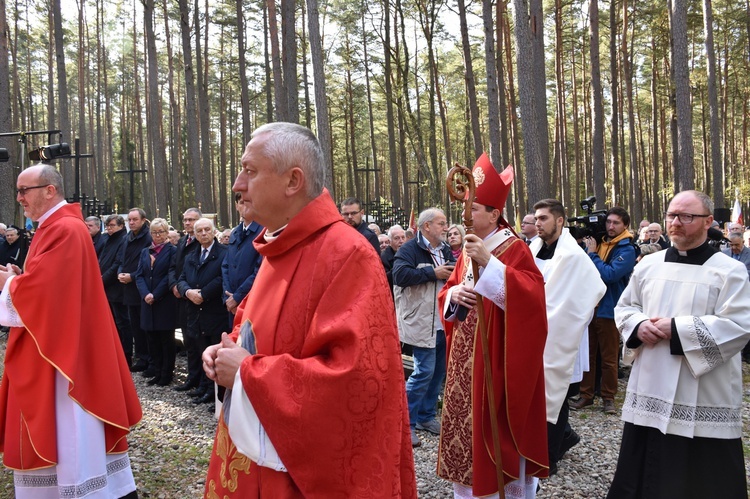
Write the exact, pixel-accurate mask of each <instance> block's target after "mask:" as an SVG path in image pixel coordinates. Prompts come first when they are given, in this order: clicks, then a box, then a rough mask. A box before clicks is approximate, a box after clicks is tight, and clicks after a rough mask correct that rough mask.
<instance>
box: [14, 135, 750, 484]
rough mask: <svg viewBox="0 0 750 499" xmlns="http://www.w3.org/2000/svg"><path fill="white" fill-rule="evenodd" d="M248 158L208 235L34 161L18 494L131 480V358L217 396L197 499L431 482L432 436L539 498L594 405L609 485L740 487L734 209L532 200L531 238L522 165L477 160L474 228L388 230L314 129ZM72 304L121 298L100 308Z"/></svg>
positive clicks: (18, 233)
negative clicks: (651, 211)
mask: <svg viewBox="0 0 750 499" xmlns="http://www.w3.org/2000/svg"><path fill="white" fill-rule="evenodd" d="M241 163H242V168H241V170H240V172H239V173H238V176H237V178H236V180H235V183H234V185H233V188H232V190H233V191H234V192H235V197H234V200H235V207H236V209H237V212H238V213H239V215H240V219H241V222H240V223H239V224H238V225H237V226H236V227H234V228H233V229H230V230H223V231H222V230H218V229H217V228H216V227H215V225H214V221H213V220H212V219H210V218H207V217H204V216H203V214H202V213H201V212H200V210H199V209H197V208H188V209H187V210H185V212H184V213H183V214H182V220H181V222H182V228H183V233H182V234H180V233H179V232H178V231H177V230H176V228H175V226H174V225H172V224H170V222H169V221H167V220H165V219H162V218H158V217H157V218H152V219H149V217H148V214H147V213H145V212H144V211H143V210H142V209H140V208H132V209H131V210H129V212H128V213H127V217H126V218H125V217H123V216H120V215H110V216H108V217H105V219H104V220H103V229H104V230H102V220H101V219H100V218H98V217H88V218H86V219H85V220H84V219H83V217H81V215H80V209H79V208H78V206H77V205H68V204H66V203H65V201H64V190H63V186H62V177H61V176H60V175H59V173H58V172H57V171H56V170H55V168H54V167H53V166H51V165H39V166H35V167H31V168H29V169H27V170H25V171H24V172H22V174H21V175H19V177H18V182H17V192H18V200H19V203H21V205H22V206H23V207H24V212H25V214H26V216H27V217H29V218H30V219H31V220H33V221H34V222H37V223H38V228H37V231H36V233H35V234H34V235H33V238H32V237H31V234H28V235H26V234H25V233H24V231H22V230H21V229H19V228H17V227H7V228H6V227H2V229H3V232H4V233H3V234H2V236H3V237H2V239H1V241H0V256H2V258H3V260H2V261H0V263H2V264H3V266H2V267H1V268H0V289H2V294H0V324H2V325H7V326H11V333H10V336H9V341H8V347H7V354H6V364H5V372H6V376H4V377H3V380H2V385H0V431H2V432H3V434H4V435H5V438H4V439H3V440H0V445H2V449H1V450H2V451H3V453H4V460H5V463H6V465H8V466H10V467H12V468H14V469H16V470H19V471H16V480H15V482H16V491H17V493H32V494H33V493H36V492H38V491H40V489H39V488H40V487H43V488H46V489H49V490H55V489H57V491H58V492H59V494H60V495H64V494H68V493H70V491H71V490H80V489H81V487H84V486H87V485H85V484H92V485H90V486H92V487H95V488H97V490H99V491H102V493H103V494H104V496H106V497H128V498H135V497H137V492H136V491H135V484H134V481H133V476H132V472H131V471H130V465H129V460H128V458H127V441H126V439H125V436H126V435H127V431H128V428H129V427H130V426H132V425H133V424H136V423H137V421H138V420H139V419H140V417H141V412H140V405H139V404H138V401H137V396H136V395H135V389H134V386H133V383H132V378H131V376H132V375H131V374H130V373H141V374H140V375H142V376H145V377H146V378H147V379H148V383H149V384H151V385H155V386H158V387H165V388H166V387H171V389H174V390H177V391H180V392H185V393H186V394H187V395H189V396H192V397H193V400H194V401H195V403H196V404H211V405H216V406H218V409H219V411H218V414H217V415H218V425H217V430H216V437H215V443H214V448H213V452H212V455H211V459H210V463H209V466H208V472H207V478H206V483H205V494H206V496H207V497H225V496H227V497H260V495H261V491H262V493H263V495H264V496H269V497H307V496H319V497H353V496H357V497H416V490H417V483H416V477H415V474H414V461H413V460H414V457H413V450H412V449H413V448H414V447H418V446H420V445H421V440H420V432H429V433H431V434H435V435H440V443H439V448H438V465H437V470H436V472H437V474H438V476H440V477H441V478H443V479H445V480H447V481H450V482H452V484H453V490H454V496H455V497H456V498H473V497H497V496H498V495H499V493H500V491H503V494H504V496H505V497H508V498H524V499H528V498H533V497H534V496H535V494H536V491H537V489H538V487H539V480H540V479H544V478H547V477H549V476H551V475H554V474H555V473H557V472H558V467H559V466H561V465H562V463H561V460H562V458H563V456H564V455H565V454H566V452H568V451H570V450H571V449H572V448H573V447H575V446H576V445H578V444H579V442H580V441H581V435H579V434H578V433H577V432H576V431H575V429H574V428H573V427H572V426H571V423H570V420H569V412H570V411H571V410H576V411H583V410H593V409H594V406H595V399H596V398H597V397H599V398H601V410H602V411H604V413H606V414H617V413H618V412H621V415H622V418H623V420H624V421H625V428H624V431H623V439H622V445H621V449H620V457H619V461H618V465H617V469H616V472H615V477H614V481H613V483H612V486H611V490H610V493H609V497H611V498H641V497H643V498H651V497H653V498H672V497H674V498H677V497H719V496H720V497H733V498H734V497H746V494H747V484H746V477H745V469H744V457H743V450H742V442H741V432H742V418H741V405H742V390H741V387H742V373H741V351H742V350H743V347H745V353H747V347H746V345H747V343H748V339H749V338H750V313H749V312H750V249H748V248H747V247H746V244H745V241H744V239H743V236H744V234H743V233H744V227H742V226H740V225H737V224H728V226H727V228H726V230H727V233H725V234H721V233H720V234H719V236H718V239H717V238H716V237H713V239H715V240H716V241H718V243H716V242H712V241H709V235H711V234H712V232H711V231H714V232H716V231H717V229H716V228H714V227H713V223H714V220H713V213H714V209H713V204H712V202H711V200H710V199H709V198H708V197H707V196H706V195H705V194H703V193H700V192H697V191H685V192H682V193H679V194H677V195H676V196H675V197H674V198H673V199H672V200H671V202H670V204H669V207H668V209H667V212H666V213H665V217H664V222H665V225H664V228H666V232H665V231H663V229H662V225H661V224H659V223H657V222H654V223H651V222H649V221H646V220H644V221H642V222H641V223H640V224H639V225H640V227H639V228H638V229H637V230H634V231H632V232H631V229H630V226H631V220H630V215H629V213H628V212H627V211H626V210H625V209H623V208H621V207H612V208H610V209H609V210H607V212H606V215H604V221H603V225H604V227H605V232H604V233H603V234H599V235H598V237H592V236H590V235H587V236H585V237H580V238H578V239H577V238H576V235H578V233H577V232H574V231H571V230H570V229H569V228H568V227H566V226H565V223H566V219H567V218H566V208H565V206H563V204H562V203H561V202H560V201H559V200H556V199H542V200H538V201H537V202H536V203H535V204H534V205H533V211H531V212H529V213H527V214H525V216H523V217H522V221H521V223H520V231H519V232H520V233H517V232H516V230H515V229H516V228H515V227H514V226H513V225H511V224H509V223H508V222H507V221H506V220H505V219H504V218H503V211H502V208H503V207H504V206H505V203H506V200H507V197H508V195H509V193H510V191H511V185H512V182H513V180H514V171H513V168H512V167H508V168H506V169H505V170H503V171H502V172H500V173H498V172H497V171H496V169H495V168H494V166H493V165H492V164H491V162H490V160H489V158H488V157H487V155H482V156H481V157H480V158H479V159H478V160H477V162H476V164H475V165H474V168H473V170H472V176H473V179H474V182H475V184H476V185H475V187H476V189H475V191H474V198H473V199H466V200H464V213H463V219H464V220H463V222H464V223H454V224H452V223H450V221H449V219H448V216H446V213H445V212H444V211H443V210H442V209H440V208H439V207H430V208H427V209H425V210H423V211H421V212H420V213H419V215H418V218H417V220H416V223H415V226H414V227H407V228H404V227H402V226H400V225H393V226H390V227H387V228H386V227H380V226H379V225H378V224H377V223H374V222H369V221H368V220H367V218H366V216H365V212H364V209H363V205H362V203H361V201H360V200H358V199H356V198H354V197H349V198H346V199H344V200H343V201H342V202H341V203H340V204H339V205H338V206H337V205H335V204H334V202H333V200H332V199H331V196H330V194H329V193H328V191H327V190H326V189H325V188H324V186H323V179H324V175H325V169H326V166H325V162H324V160H323V154H322V150H321V149H320V144H319V143H318V141H317V139H316V137H315V136H314V135H313V134H312V132H310V130H308V129H306V128H304V127H301V126H299V125H293V124H287V123H274V124H269V125H264V126H262V127H261V128H259V129H258V130H256V131H255V132H254V133H253V135H252V139H251V140H250V142H249V143H248V144H247V147H246V149H245V151H244V154H243V156H242V160H241ZM81 222H82V223H81ZM126 224H127V226H126ZM175 225H177V224H175ZM126 227H127V228H126ZM467 228H470V229H471V230H468V229H467ZM636 234H637V235H636ZM19 240H23V241H25V242H26V243H27V244H26V245H21V244H19ZM29 242H31V245H30V246H29V245H28V243H29ZM84 243H85V244H84ZM717 244H718V246H717ZM722 245H723V246H724V247H723V248H722V247H721V246H722ZM27 253H28V255H27ZM26 257H27V258H28V261H27V262H26V266H25V267H24V265H23V263H24V262H23V258H26ZM61 262H64V263H61ZM97 263H98V265H97ZM67 270H71V271H72V272H73V273H72V275H71V274H70V273H69V272H66V271H67ZM50 279H51V280H52V281H50ZM57 281H59V282H61V283H62V282H64V284H65V287H66V288H65V289H68V288H69V290H70V292H69V293H68V292H66V293H65V295H66V296H65V297H63V299H62V300H60V298H59V296H58V295H59V294H58V293H55V292H54V289H55V288H54V287H52V286H50V285H49V283H50V282H54V283H56V282H57ZM32 297H33V299H32ZM60 302H62V306H63V307H64V310H63V312H62V313H63V314H64V315H65V318H64V320H61V319H60V318H59V317H58V308H59V307H60V306H61V304H60ZM29 304H33V306H29ZM82 304H86V305H85V306H86V307H89V306H97V307H106V309H108V310H109V311H110V313H109V314H104V316H103V317H104V319H102V320H100V322H102V321H103V322H104V325H103V326H101V325H99V326H101V327H97V326H96V325H95V324H93V323H92V322H91V320H90V319H89V318H86V319H85V320H83V319H81V317H101V314H88V315H87V314H83V313H81V307H82V306H83V305H82ZM79 319H81V320H79ZM61 328H62V334H59V333H60V332H61V331H59V330H60V329H61ZM177 329H179V330H181V331H182V339H183V345H184V350H185V355H186V356H187V377H186V378H185V379H184V380H179V382H176V380H175V379H174V376H175V356H176V355H177V345H176V343H175V331H176V330H177ZM60 337H64V338H65V339H66V342H65V345H64V348H63V347H61V346H60V345H59V338H60ZM79 349H80V350H81V352H83V354H81V352H79V351H78V350H79ZM402 354H405V355H402ZM81 355H83V357H82V358H86V359H92V358H95V359H96V360H95V361H94V362H92V363H91V364H90V365H89V363H87V362H77V359H78V358H79V357H80V356H81ZM407 356H408V357H410V358H411V363H410V364H409V365H408V369H405V367H406V366H405V365H404V363H403V358H404V357H407ZM31 364H34V365H41V366H43V369H40V370H39V371H35V372H34V373H33V376H31V375H30V372H29V370H28V368H26V367H25V366H28V365H31ZM624 365H630V366H632V367H631V370H630V374H629V380H628V386H627V391H626V394H625V396H624V402H623V403H622V406H621V407H620V408H618V407H617V403H616V400H619V399H617V397H616V396H617V390H618V376H619V375H620V368H621V367H622V366H624ZM128 371H130V373H129V372H128ZM405 371H406V376H405V375H404V372H405ZM94 373H96V374H94ZM32 378H33V379H32ZM94 378H95V379H94ZM178 383H179V384H178ZM30 386H37V387H38V390H35V391H33V394H34V395H33V396H32V395H31V393H32V391H31V390H27V389H26V388H28V387H30ZM441 400H442V406H440V404H439V402H440V401H441ZM219 402H221V404H219ZM40 409H42V410H45V411H47V412H45V414H46V416H45V417H44V418H37V419H31V420H28V415H29V414H36V413H37V412H36V411H38V410H40ZM210 410H212V411H213V410H215V408H214V407H210ZM55 418H56V419H55ZM21 422H26V423H27V424H26V426H23V425H22V424H20V423H21ZM18 428H22V430H21V431H20V432H19V431H18ZM90 435H94V437H92V438H90ZM93 441H96V442H98V443H97V448H96V449H95V450H91V451H90V452H91V456H93V457H92V458H91V459H90V460H89V461H88V462H87V463H86V464H85V465H81V466H82V467H83V471H82V472H80V473H78V472H76V473H72V474H71V472H70V470H71V465H70V463H71V462H73V461H75V457H74V454H75V452H77V451H78V449H89V448H90V446H91V445H93V444H92V442H93ZM30 442H33V443H34V445H30ZM41 443H43V445H42V444H41ZM65 449H67V450H65ZM71 449H72V451H71ZM58 450H59V452H58ZM72 468H73V469H75V468H76V466H72ZM706 473H708V475H710V476H711V477H712V479H711V480H706V479H705V478H704V477H705V476H706Z"/></svg>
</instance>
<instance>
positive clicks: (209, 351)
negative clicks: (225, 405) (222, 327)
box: [203, 333, 250, 388]
mask: <svg viewBox="0 0 750 499" xmlns="http://www.w3.org/2000/svg"><path fill="white" fill-rule="evenodd" d="M248 356H250V352H248V351H247V350H245V349H244V348H242V347H241V346H239V345H238V344H237V343H236V342H234V341H233V340H232V339H231V338H230V337H229V335H228V334H227V333H221V342H220V343H217V344H216V345H211V346H210V347H208V348H206V349H205V350H204V351H203V370H204V371H205V372H206V376H208V378H209V379H210V380H212V381H215V382H216V383H218V384H219V385H221V386H223V387H226V388H232V385H234V377H235V375H236V374H237V370H238V369H239V368H240V364H242V361H243V360H244V359H245V357H248Z"/></svg>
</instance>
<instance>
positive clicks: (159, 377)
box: [146, 376, 161, 385]
mask: <svg viewBox="0 0 750 499" xmlns="http://www.w3.org/2000/svg"><path fill="white" fill-rule="evenodd" d="M160 379H161V376H154V377H153V378H150V379H149V380H148V381H146V383H147V384H149V385H155V384H156V383H158V382H159V380H160Z"/></svg>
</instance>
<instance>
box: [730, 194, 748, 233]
mask: <svg viewBox="0 0 750 499" xmlns="http://www.w3.org/2000/svg"><path fill="white" fill-rule="evenodd" d="M739 197H740V193H739V189H738V190H737V191H736V192H735V197H734V206H733V207H732V219H731V221H732V222H733V223H737V224H740V225H741V226H743V227H744V226H745V222H744V220H743V219H742V206H740V199H739Z"/></svg>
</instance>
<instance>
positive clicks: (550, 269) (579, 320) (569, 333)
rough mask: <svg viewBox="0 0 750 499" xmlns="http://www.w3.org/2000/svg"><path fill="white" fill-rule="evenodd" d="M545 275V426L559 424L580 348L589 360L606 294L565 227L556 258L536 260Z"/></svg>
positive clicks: (537, 244)
mask: <svg viewBox="0 0 750 499" xmlns="http://www.w3.org/2000/svg"><path fill="white" fill-rule="evenodd" d="M542 243H543V241H542V240H541V239H539V238H537V239H535V240H534V241H532V243H531V245H530V247H529V249H530V250H531V253H532V254H533V255H534V256H535V257H536V255H537V254H538V253H539V250H540V249H541V248H542ZM534 260H535V262H536V264H537V267H539V270H540V272H541V273H542V275H543V276H544V294H545V299H546V302H547V328H548V332H547V342H546V343H545V345H544V387H545V391H546V397H547V421H548V422H550V423H553V424H554V423H556V422H557V417H558V416H559V415H560V408H561V407H562V404H563V402H564V401H565V396H566V395H567V393H568V386H569V385H570V383H571V379H574V377H573V374H574V367H575V364H576V358H577V357H579V350H580V348H581V346H582V345H583V346H585V348H586V351H585V352H582V354H581V355H582V356H584V357H588V342H586V343H582V341H581V339H582V338H583V336H584V334H586V332H587V330H588V329H587V328H588V324H589V322H591V318H592V317H593V315H594V308H595V307H596V304H597V303H599V300H600V299H601V298H602V296H604V293H605V292H606V290H607V287H606V285H605V284H604V282H603V281H602V279H601V277H599V271H598V270H596V266H594V263H593V262H592V261H591V258H589V257H588V256H587V255H586V253H585V252H584V251H583V249H581V247H580V246H578V243H576V240H575V239H574V238H573V236H571V235H570V232H569V231H568V229H566V228H563V229H562V233H561V234H560V237H559V238H558V240H557V246H556V248H555V254H554V256H553V257H552V258H550V259H549V260H540V259H538V258H535V259H534Z"/></svg>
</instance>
